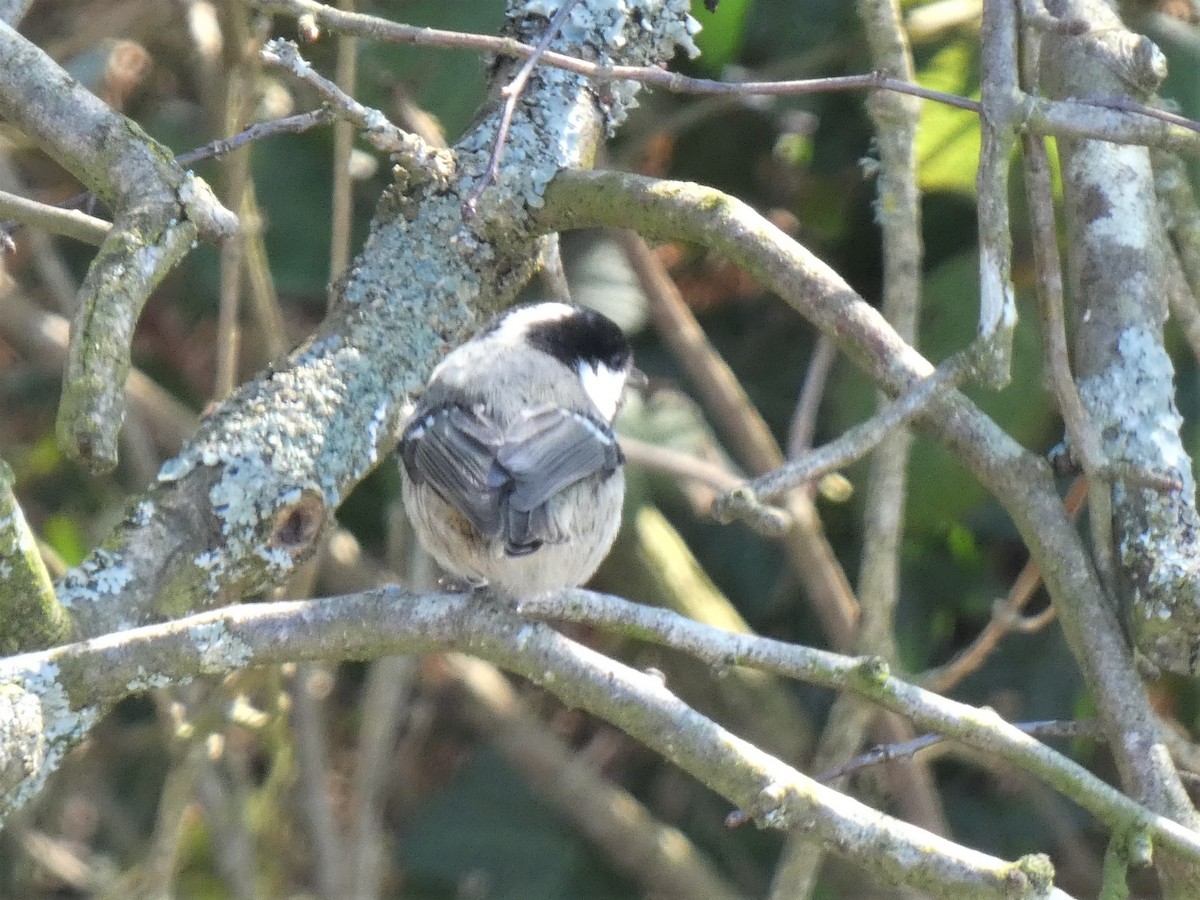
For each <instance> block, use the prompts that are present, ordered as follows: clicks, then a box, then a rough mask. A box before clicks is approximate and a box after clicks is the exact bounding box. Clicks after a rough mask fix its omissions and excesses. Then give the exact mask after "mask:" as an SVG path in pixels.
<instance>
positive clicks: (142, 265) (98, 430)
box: [0, 21, 237, 471]
mask: <svg viewBox="0 0 1200 900" xmlns="http://www.w3.org/2000/svg"><path fill="white" fill-rule="evenodd" d="M0 115H3V117H4V118H5V119H7V120H8V121H9V122H10V123H11V124H12V125H14V126H15V127H17V128H19V129H21V130H22V131H24V132H25V133H26V134H28V135H29V136H30V137H31V138H33V139H34V140H36V141H37V142H38V144H39V145H40V146H41V147H42V148H43V149H44V150H45V151H46V152H47V153H49V154H50V155H51V156H52V157H54V159H55V160H57V161H58V162H59V163H60V164H61V165H62V166H63V167H64V168H66V169H67V170H68V171H70V172H72V173H73V174H75V175H76V176H77V177H78V178H79V179H80V180H82V181H83V182H84V183H85V184H86V185H87V186H88V187H89V188H91V190H92V191H94V192H95V194H96V195H97V196H98V197H100V198H101V199H102V200H104V201H105V202H106V203H107V204H108V205H109V206H111V207H112V208H113V210H114V221H113V226H112V230H111V231H109V233H108V234H107V236H106V237H105V238H104V240H103V243H102V244H101V245H100V250H99V252H98V253H97V254H96V257H95V259H94V260H93V261H92V264H91V266H90V267H89V269H88V273H87V277H86V278H85V279H84V281H83V284H82V285H81V286H80V291H79V309H78V312H77V313H76V317H75V322H74V324H73V327H72V330H71V350H70V358H69V361H68V364H67V372H66V379H65V382H64V385H63V399H62V404H61V406H60V407H59V414H58V435H59V440H60V442H61V443H62V445H63V448H64V449H65V450H66V451H67V452H68V453H69V454H71V455H72V456H74V457H76V458H78V459H80V460H81V461H83V462H85V463H86V464H87V465H89V466H90V467H91V468H93V469H95V470H97V471H106V470H108V469H111V468H112V467H113V466H115V465H116V461H117V434H118V432H119V431H120V429H121V423H122V421H123V420H124V417H125V399H124V394H125V379H126V377H127V376H128V374H129V368H130V360H129V352H130V342H131V340H132V336H133V327H134V325H135V324H136V322H137V318H138V315H139V314H140V312H141V309H142V306H143V304H144V303H145V302H146V300H147V298H148V297H149V295H150V292H151V291H153V290H154V288H155V286H156V285H157V284H158V282H159V281H160V280H161V279H162V278H163V277H164V276H165V275H166V274H167V273H168V272H169V271H171V269H172V268H174V267H175V265H176V264H178V263H179V261H180V260H181V259H183V257H184V256H186V255H187V253H188V252H189V250H190V249H191V246H192V244H193V242H194V241H195V240H196V238H197V237H204V238H208V239H221V238H224V237H227V236H228V235H230V234H232V233H233V232H234V230H235V229H236V227H237V222H236V219H235V218H234V216H233V214H232V213H230V212H229V211H228V210H227V209H225V208H224V207H223V206H221V204H220V203H219V202H217V199H216V197H214V196H213V194H212V191H211V190H209V188H208V186H207V185H206V184H205V183H204V182H203V181H201V180H200V179H199V178H196V177H195V176H194V175H192V174H191V173H187V172H184V170H183V169H182V168H180V167H179V166H177V165H176V164H175V163H174V162H173V161H172V159H171V154H170V152H169V151H168V150H167V149H166V148H164V147H163V146H162V145H160V144H159V143H158V142H156V141H155V140H153V139H152V138H151V137H150V136H149V135H147V134H146V133H145V132H144V131H142V129H141V128H139V127H138V126H137V125H136V124H135V123H133V122H131V121H130V120H129V119H127V118H125V117H124V116H122V115H121V114H120V113H118V112H116V111H115V110H113V109H112V108H110V107H109V106H108V105H107V104H105V103H104V102H103V101H102V100H100V99H99V98H98V97H96V96H95V95H94V94H92V93H90V92H89V91H88V90H86V89H85V88H84V87H83V86H82V85H81V84H79V82H78V81H76V80H75V79H74V78H72V77H71V76H70V75H68V74H67V73H66V72H65V71H63V69H62V68H60V67H59V65H58V64H57V63H55V62H54V60H52V59H51V58H50V57H49V56H47V55H46V54H45V53H44V52H43V51H42V50H40V49H39V48H38V47H35V46H34V45H33V44H31V43H29V41H27V40H25V39H24V38H23V37H22V36H21V35H20V34H18V33H17V32H16V31H14V30H13V29H12V28H11V27H10V26H9V25H7V24H5V23H4V22H2V21H0Z"/></svg>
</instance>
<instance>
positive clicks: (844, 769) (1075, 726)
mask: <svg viewBox="0 0 1200 900" xmlns="http://www.w3.org/2000/svg"><path fill="white" fill-rule="evenodd" d="M1013 727H1014V728H1019V729H1020V730H1021V731H1023V732H1025V733H1026V734H1028V735H1029V736H1030V737H1036V738H1046V737H1069V738H1073V737H1089V738H1092V739H1093V740H1097V741H1103V740H1106V739H1107V737H1106V735H1105V734H1104V729H1103V728H1102V727H1101V726H1100V723H1099V721H1097V720H1096V719H1084V720H1082V721H1070V720H1063V719H1048V720H1046V721H1043V722H1014V723H1013ZM946 740H949V738H947V737H946V736H945V735H943V734H923V735H921V736H920V737H918V738H914V739H913V740H911V741H906V742H905V743H903V744H885V745H882V746H879V747H874V748H872V749H871V750H869V751H867V752H866V753H863V754H862V755H860V756H857V757H855V758H854V759H852V760H849V761H848V762H846V763H844V764H842V765H840V766H837V767H835V768H832V769H826V770H825V771H824V772H822V773H821V774H820V775H818V776H817V781H820V782H821V783H822V784H829V783H830V782H832V781H837V780H838V779H839V778H845V777H846V776H847V775H852V774H854V773H855V772H859V771H862V770H863V769H866V768H869V767H871V766H877V765H879V764H880V763H887V762H894V761H895V760H898V759H906V758H908V757H912V756H915V755H916V754H918V753H920V752H921V751H922V750H925V749H927V748H929V747H932V746H934V745H935V744H940V743H942V742H943V741H946Z"/></svg>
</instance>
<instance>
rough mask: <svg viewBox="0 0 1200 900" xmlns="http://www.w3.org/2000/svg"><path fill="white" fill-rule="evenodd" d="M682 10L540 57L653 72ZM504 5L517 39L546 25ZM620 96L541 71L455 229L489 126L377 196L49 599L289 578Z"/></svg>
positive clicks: (517, 255) (526, 251) (528, 254)
mask: <svg viewBox="0 0 1200 900" xmlns="http://www.w3.org/2000/svg"><path fill="white" fill-rule="evenodd" d="M686 8H687V4H686V3H685V2H683V0H663V2H662V3H661V5H660V7H659V9H658V11H657V13H656V14H655V15H654V16H653V17H649V18H638V19H637V20H636V21H633V20H632V19H624V20H621V19H618V20H615V21H614V20H611V19H608V18H605V17H603V16H601V17H600V18H598V19H597V20H596V21H594V22H593V29H594V30H593V31H592V32H590V33H586V32H584V33H581V32H580V30H579V29H573V30H572V35H574V36H575V42H574V43H570V42H566V41H565V40H563V39H560V41H558V42H556V43H555V46H556V47H559V49H560V50H562V49H567V50H573V51H575V52H589V53H594V54H598V55H600V56H602V57H603V58H608V57H609V55H610V54H618V53H619V54H620V56H619V57H618V58H620V59H623V60H628V61H632V62H637V63H647V64H648V63H650V62H655V63H661V62H665V61H666V60H667V59H670V58H671V57H672V56H673V55H674V53H675V51H676V48H677V47H678V46H679V45H678V44H677V43H676V41H677V40H686V39H687V28H686V21H687V13H686ZM512 9H513V14H514V19H513V21H512V22H511V23H510V28H512V29H513V30H514V32H516V33H521V34H525V33H529V34H536V33H537V32H538V30H539V29H540V28H542V27H543V26H544V24H545V23H544V20H543V19H542V18H541V17H540V16H538V15H536V14H524V13H522V10H523V7H522V6H521V5H520V4H515V3H514V4H513V6H512ZM650 21H653V23H654V24H655V28H653V29H649V28H647V27H646V25H647V22H650ZM610 41H611V42H612V43H611V44H610ZM684 49H691V48H690V45H685V46H684ZM497 77H500V78H503V73H498V75H497ZM629 99H631V98H630V96H629V95H628V94H623V95H621V96H619V97H617V96H614V97H610V98H609V102H607V103H606V104H605V105H604V106H603V107H602V106H601V104H600V103H598V101H597V100H596V98H595V96H594V95H593V93H592V91H591V90H590V89H589V87H588V85H587V83H586V82H585V81H584V80H583V79H582V78H580V77H579V76H577V75H573V74H570V73H564V72H559V71H556V70H541V71H539V74H538V77H536V78H534V79H532V80H531V83H530V88H529V90H527V91H526V93H525V95H524V99H523V102H522V103H521V104H520V108H519V110H518V111H517V114H516V116H515V117H514V120H513V126H512V129H511V131H510V134H509V153H508V154H506V160H512V161H513V162H512V163H511V164H506V165H505V166H504V167H502V171H501V177H500V179H499V181H498V182H497V184H496V185H494V186H493V187H492V188H491V189H489V190H488V191H487V192H485V194H484V195H483V197H482V198H481V200H480V204H479V210H478V215H477V217H476V218H475V219H474V220H473V222H472V223H470V224H468V223H466V222H465V221H464V219H463V215H462V205H463V202H464V200H465V199H466V198H467V197H468V196H469V195H470V194H471V192H472V191H473V189H474V186H475V183H476V179H477V178H479V177H480V176H481V174H482V172H483V168H484V167H485V166H486V157H487V148H488V147H490V146H491V141H492V137H493V135H494V133H495V131H494V129H495V119H494V116H485V117H483V118H482V119H481V120H480V121H479V122H478V123H477V124H476V126H475V127H474V128H473V129H472V130H471V131H469V132H468V133H467V134H466V135H465V136H464V137H463V138H462V139H461V140H460V141H459V143H458V145H457V146H456V147H455V150H454V153H455V155H456V157H457V168H456V170H455V172H454V178H453V179H452V180H451V181H450V182H449V183H448V184H446V185H441V184H437V183H434V182H423V183H421V184H418V185H415V186H413V185H411V183H410V186H409V189H408V192H407V193H406V192H405V191H404V189H403V188H397V189H396V190H394V191H393V192H392V194H391V195H389V196H388V197H386V198H385V199H384V200H383V201H382V204H381V207H380V212H379V213H378V215H377V217H376V220H375V222H374V227H373V230H372V233H371V235H370V237H369V238H368V240H367V244H366V247H365V248H364V250H363V252H362V253H361V254H360V256H359V257H358V259H357V260H356V261H355V263H354V264H353V265H352V266H351V269H350V271H349V272H348V274H347V276H346V279H345V281H344V282H342V283H341V284H340V285H339V288H338V291H337V294H336V296H335V302H334V308H333V310H332V312H331V314H330V316H329V318H328V319H327V320H326V321H325V322H324V323H323V325H322V326H321V328H320V329H319V331H318V332H317V334H316V335H315V336H314V337H312V338H311V339H310V340H309V341H308V342H307V343H306V344H305V345H303V346H302V347H300V348H299V349H297V350H296V351H294V352H293V353H292V354H291V356H290V357H288V358H287V359H286V360H283V361H282V362H280V363H279V364H278V366H277V367H276V368H274V369H273V370H272V371H269V372H267V373H265V374H263V375H261V376H260V377H258V378H257V379H254V380H252V381H250V382H249V383H247V384H245V385H243V386H242V387H241V388H240V389H239V390H238V391H237V392H236V393H235V394H233V395H232V397H231V398H230V399H229V401H227V402H226V403H225V404H224V405H223V406H222V407H220V408H219V409H218V410H217V411H216V412H215V413H214V414H213V415H211V416H210V417H209V418H207V419H206V420H205V421H204V423H203V424H202V426H201V429H200V432H199V434H198V435H197V436H196V438H195V439H194V440H193V441H192V443H190V444H189V445H188V446H187V447H186V448H185V449H184V451H183V452H182V453H181V454H180V455H179V456H178V457H176V458H175V459H174V460H171V461H169V462H168V463H167V464H166V465H164V466H163V468H162V470H161V471H160V473H159V476H158V481H157V483H156V484H154V485H153V486H152V487H151V488H150V490H149V491H148V492H147V493H146V495H145V496H144V497H143V498H142V501H141V502H140V503H139V504H138V505H137V506H136V507H135V508H134V511H133V513H132V514H131V515H130V517H129V518H128V519H127V520H126V521H125V523H124V524H123V525H122V526H121V527H120V528H118V529H117V531H116V532H115V533H114V534H113V535H112V536H111V537H110V538H109V539H108V541H106V542H105V544H104V547H103V548H102V549H100V550H98V551H96V553H94V554H93V555H92V556H91V557H90V558H89V559H88V560H87V561H85V562H84V564H83V565H82V566H81V567H80V568H78V569H76V570H75V571H73V572H72V573H70V574H68V576H67V577H66V578H65V579H64V580H63V582H62V584H61V585H60V588H59V596H60V597H61V598H62V601H63V603H64V604H66V605H68V606H69V608H70V609H71V611H72V613H73V614H74V616H75V618H76V621H77V623H78V625H79V628H80V633H82V634H84V635H92V634H99V633H103V632H106V631H110V630H114V629H116V628H119V627H124V626H128V625H132V624H139V623H144V622H148V621H152V620H154V619H158V618H163V617H170V616H175V615H180V614H182V613H185V612H188V611H191V610H195V609H203V608H208V607H212V606H216V605H220V604H223V603H228V602H230V601H231V600H233V599H236V598H239V597H241V596H243V595H245V594H250V593H253V592H255V591H259V590H262V589H263V588H265V587H266V586H268V585H271V584H276V583H278V582H280V581H281V580H282V579H283V578H285V577H286V576H287V575H288V574H290V573H291V572H293V571H294V570H295V568H296V566H297V565H299V564H300V563H301V562H303V561H304V560H305V559H306V558H307V557H308V556H309V555H310V554H311V552H312V551H313V549H314V547H315V545H316V541H317V538H318V537H319V534H320V532H321V530H322V528H323V526H324V524H325V521H326V519H327V517H328V515H329V514H330V513H331V512H332V511H333V510H334V509H335V508H336V507H337V505H338V504H339V503H340V501H341V499H342V498H343V497H344V496H345V495H346V493H347V492H348V491H349V490H350V489H351V488H352V487H353V486H354V485H355V484H357V483H358V481H359V480H360V479H361V478H362V477H363V476H364V475H365V474H366V473H367V471H369V470H370V468H372V467H373V466H374V465H375V464H376V463H377V462H378V460H379V459H381V458H382V457H383V456H384V455H386V454H387V453H388V452H389V451H390V449H391V447H392V446H393V445H394V443H395V439H396V432H397V430H398V427H399V424H400V422H401V421H402V419H403V417H404V415H405V413H406V410H405V403H406V399H407V397H408V396H410V395H411V394H412V393H413V392H414V391H416V390H418V389H419V388H420V387H421V385H423V383H424V381H425V378H426V375H427V372H428V370H429V368H431V367H432V365H433V364H434V362H436V360H437V359H438V358H439V356H440V355H441V354H442V353H444V352H445V350H446V349H447V348H448V347H449V346H452V345H453V344H454V343H456V342H458V340H460V339H461V338H462V337H463V336H464V335H465V334H467V333H468V332H469V331H470V330H472V329H473V328H474V327H475V325H476V324H477V322H478V317H479V316H480V315H481V314H486V313H488V312H489V311H491V310H495V309H497V308H500V307H502V306H503V305H504V304H505V303H507V302H508V301H509V300H510V299H511V298H512V296H513V295H514V294H515V292H516V291H517V290H518V289H519V288H520V287H521V285H522V284H524V282H525V280H526V279H527V278H528V277H529V276H530V275H531V274H532V272H533V271H534V267H535V266H536V261H537V259H538V257H539V254H540V248H541V246H542V241H543V239H542V238H540V237H539V236H537V235H534V234H531V233H530V231H529V229H528V228H527V221H528V210H530V209H531V208H534V207H537V206H539V205H540V204H541V203H542V200H541V198H540V194H541V192H542V190H543V188H544V186H545V184H546V183H547V181H548V180H549V179H550V178H551V177H552V176H553V175H554V174H555V173H556V172H557V171H558V170H560V169H562V168H570V167H576V166H583V165H586V164H587V163H588V162H589V161H590V159H591V158H592V156H593V154H594V153H595V151H596V147H597V145H598V142H599V141H600V140H601V139H602V137H603V135H604V134H605V132H606V130H607V127H608V126H609V124H610V123H612V122H614V121H616V120H618V119H619V118H620V117H621V116H623V115H624V111H625V103H626V102H627V101H628V100H629Z"/></svg>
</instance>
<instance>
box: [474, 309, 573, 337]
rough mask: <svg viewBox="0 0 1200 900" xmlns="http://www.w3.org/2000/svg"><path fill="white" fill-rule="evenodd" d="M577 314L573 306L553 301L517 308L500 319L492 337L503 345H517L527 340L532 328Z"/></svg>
mask: <svg viewBox="0 0 1200 900" xmlns="http://www.w3.org/2000/svg"><path fill="white" fill-rule="evenodd" d="M576 312H577V310H576V309H575V308H574V307H572V306H568V305H567V304H565V303H556V302H553V301H547V302H545V303H535V304H533V305H532V306H521V307H517V308H516V309H513V310H511V311H509V312H507V313H505V314H504V315H503V316H502V317H501V318H500V321H499V322H498V323H497V324H496V330H495V331H494V332H493V333H492V337H493V338H494V339H495V340H498V341H500V342H501V343H506V344H517V343H520V342H521V341H523V340H525V338H526V336H527V335H528V333H529V329H530V328H531V327H532V326H534V325H538V324H540V323H542V322H554V321H557V320H559V319H565V318H567V317H568V316H571V315H574V314H575V313H576Z"/></svg>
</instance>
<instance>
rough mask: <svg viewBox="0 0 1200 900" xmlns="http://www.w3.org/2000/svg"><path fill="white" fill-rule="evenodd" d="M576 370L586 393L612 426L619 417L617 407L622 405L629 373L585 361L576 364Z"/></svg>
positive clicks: (602, 364)
mask: <svg viewBox="0 0 1200 900" xmlns="http://www.w3.org/2000/svg"><path fill="white" fill-rule="evenodd" d="M575 370H576V372H578V374H579V383H580V384H582V385H583V391H584V393H585V394H587V395H588V397H589V398H590V399H591V401H592V403H593V404H595V406H596V409H598V410H600V415H602V416H603V417H604V421H605V422H608V423H609V424H610V425H611V424H612V420H613V419H615V418H616V417H617V407H618V406H620V405H621V394H622V392H623V391H624V390H625V379H626V376H627V375H628V373H627V372H626V371H625V370H624V369H620V370H615V369H610V368H609V367H608V366H606V365H604V363H599V364H598V365H596V366H592V365H590V364H588V363H586V362H584V361H583V360H580V361H579V362H578V363H576V364H575Z"/></svg>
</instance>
